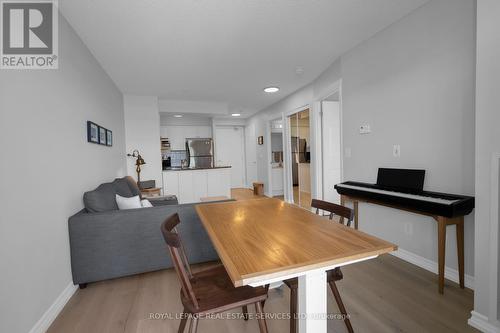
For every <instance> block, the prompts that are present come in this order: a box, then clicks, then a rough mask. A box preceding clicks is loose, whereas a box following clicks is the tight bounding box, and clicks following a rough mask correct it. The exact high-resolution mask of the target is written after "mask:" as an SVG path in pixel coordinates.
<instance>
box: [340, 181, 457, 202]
mask: <svg viewBox="0 0 500 333" xmlns="http://www.w3.org/2000/svg"><path fill="white" fill-rule="evenodd" d="M337 186H338V187H343V188H348V189H353V190H359V191H365V192H372V193H380V194H387V195H392V196H396V197H401V198H408V199H414V200H420V201H427V202H435V203H439V204H444V205H451V204H452V203H454V202H457V201H460V200H459V199H455V200H448V199H441V198H434V197H429V196H423V195H416V194H409V193H402V192H394V191H385V190H378V189H375V188H368V187H362V186H353V185H346V184H337Z"/></svg>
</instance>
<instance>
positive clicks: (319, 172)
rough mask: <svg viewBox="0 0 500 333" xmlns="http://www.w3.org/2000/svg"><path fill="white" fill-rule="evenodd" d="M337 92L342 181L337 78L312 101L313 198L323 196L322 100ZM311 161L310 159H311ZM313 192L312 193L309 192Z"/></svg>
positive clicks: (342, 151)
mask: <svg viewBox="0 0 500 333" xmlns="http://www.w3.org/2000/svg"><path fill="white" fill-rule="evenodd" d="M336 93H338V94H339V118H340V119H339V121H340V179H341V181H344V126H343V124H344V123H343V107H342V80H338V81H336V82H334V83H333V84H332V85H331V86H330V89H328V92H326V93H324V94H322V95H320V96H318V97H317V99H316V100H315V102H314V108H313V109H314V120H313V121H314V122H315V129H317V130H316V131H314V140H315V144H314V149H315V154H314V155H315V156H318V157H319V158H318V160H319V163H315V164H314V177H313V179H314V181H313V184H314V185H315V186H314V190H313V189H311V192H314V196H313V198H316V199H324V197H323V194H324V193H323V186H324V184H323V174H324V170H323V110H322V106H323V105H322V102H323V101H324V100H325V99H327V98H328V97H330V96H332V95H334V94H336ZM312 150H313V148H312V146H311V160H312V155H313V153H312ZM311 162H312V161H311ZM311 194H313V193H311Z"/></svg>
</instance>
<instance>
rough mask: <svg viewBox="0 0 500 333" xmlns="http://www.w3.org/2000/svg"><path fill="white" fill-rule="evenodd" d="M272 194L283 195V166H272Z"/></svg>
mask: <svg viewBox="0 0 500 333" xmlns="http://www.w3.org/2000/svg"><path fill="white" fill-rule="evenodd" d="M272 177H273V195H283V190H284V186H283V168H273V169H272Z"/></svg>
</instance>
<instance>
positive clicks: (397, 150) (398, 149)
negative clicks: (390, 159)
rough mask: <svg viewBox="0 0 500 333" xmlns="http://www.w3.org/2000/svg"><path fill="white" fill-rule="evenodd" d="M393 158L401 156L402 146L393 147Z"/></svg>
mask: <svg viewBox="0 0 500 333" xmlns="http://www.w3.org/2000/svg"><path fill="white" fill-rule="evenodd" d="M392 156H394V157H400V156H401V146H400V145H394V146H392Z"/></svg>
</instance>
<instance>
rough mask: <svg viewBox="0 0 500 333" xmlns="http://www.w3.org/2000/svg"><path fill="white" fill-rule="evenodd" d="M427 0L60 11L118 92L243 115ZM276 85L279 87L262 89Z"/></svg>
mask: <svg viewBox="0 0 500 333" xmlns="http://www.w3.org/2000/svg"><path fill="white" fill-rule="evenodd" d="M427 1H428V0H293V1H291V0H216V1H214V0H169V1H166V0H140V1H137V0H133V1H132V0H106V1H102V0H101V1H98V0H85V1H84V0H64V1H60V9H61V12H62V14H63V15H64V16H65V17H66V19H67V20H68V21H69V23H70V24H71V25H72V26H73V28H74V29H75V30H76V32H77V33H78V34H79V36H80V37H81V38H82V40H83V41H84V43H85V44H86V45H87V46H88V47H89V49H90V50H91V51H92V53H93V54H94V56H95V57H96V58H97V60H98V61H99V62H100V63H101V65H102V66H103V68H104V69H105V70H106V71H107V73H108V74H109V75H110V77H111V78H112V79H113V80H114V81H115V82H116V84H117V85H118V87H119V88H120V89H121V90H122V92H123V93H125V94H140V95H154V96H158V97H159V98H161V99H174V100H192V101H211V102H221V103H226V104H227V105H228V108H227V110H228V111H227V112H228V113H231V112H239V111H241V113H242V115H243V116H244V117H245V116H248V115H250V114H252V113H254V112H256V111H259V110H261V109H263V108H265V107H267V106H269V105H270V104H272V103H274V102H277V101H278V100H280V99H281V98H283V97H285V96H286V95H288V94H290V93H292V92H293V91H295V90H297V89H299V88H300V87H302V86H304V85H306V84H308V83H309V82H311V81H312V80H314V79H315V78H316V77H317V76H318V75H319V74H320V73H321V72H322V71H323V70H324V69H326V68H327V67H328V66H329V65H330V64H331V63H332V62H333V61H334V60H335V59H336V58H338V57H339V56H340V55H342V54H343V53H344V52H346V51H347V50H349V49H350V48H352V47H354V46H355V45H356V44H358V43H360V42H362V41H363V40H366V39H368V38H369V37H371V36H372V35H374V34H375V33H376V32H378V31H380V30H382V29H383V28H385V27H387V26H388V25H390V24H391V23H393V22H395V21H397V20H398V19H400V18H401V17H403V16H404V15H406V14H408V13H409V12H410V11H412V10H414V9H416V8H417V7H419V6H421V5H422V4H424V3H425V2H427ZM297 68H299V70H298V71H297ZM297 72H298V73H297ZM274 85H276V86H279V87H280V88H281V90H280V91H279V92H278V93H275V94H266V93H264V92H263V91H262V89H263V88H264V87H267V86H274Z"/></svg>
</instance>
